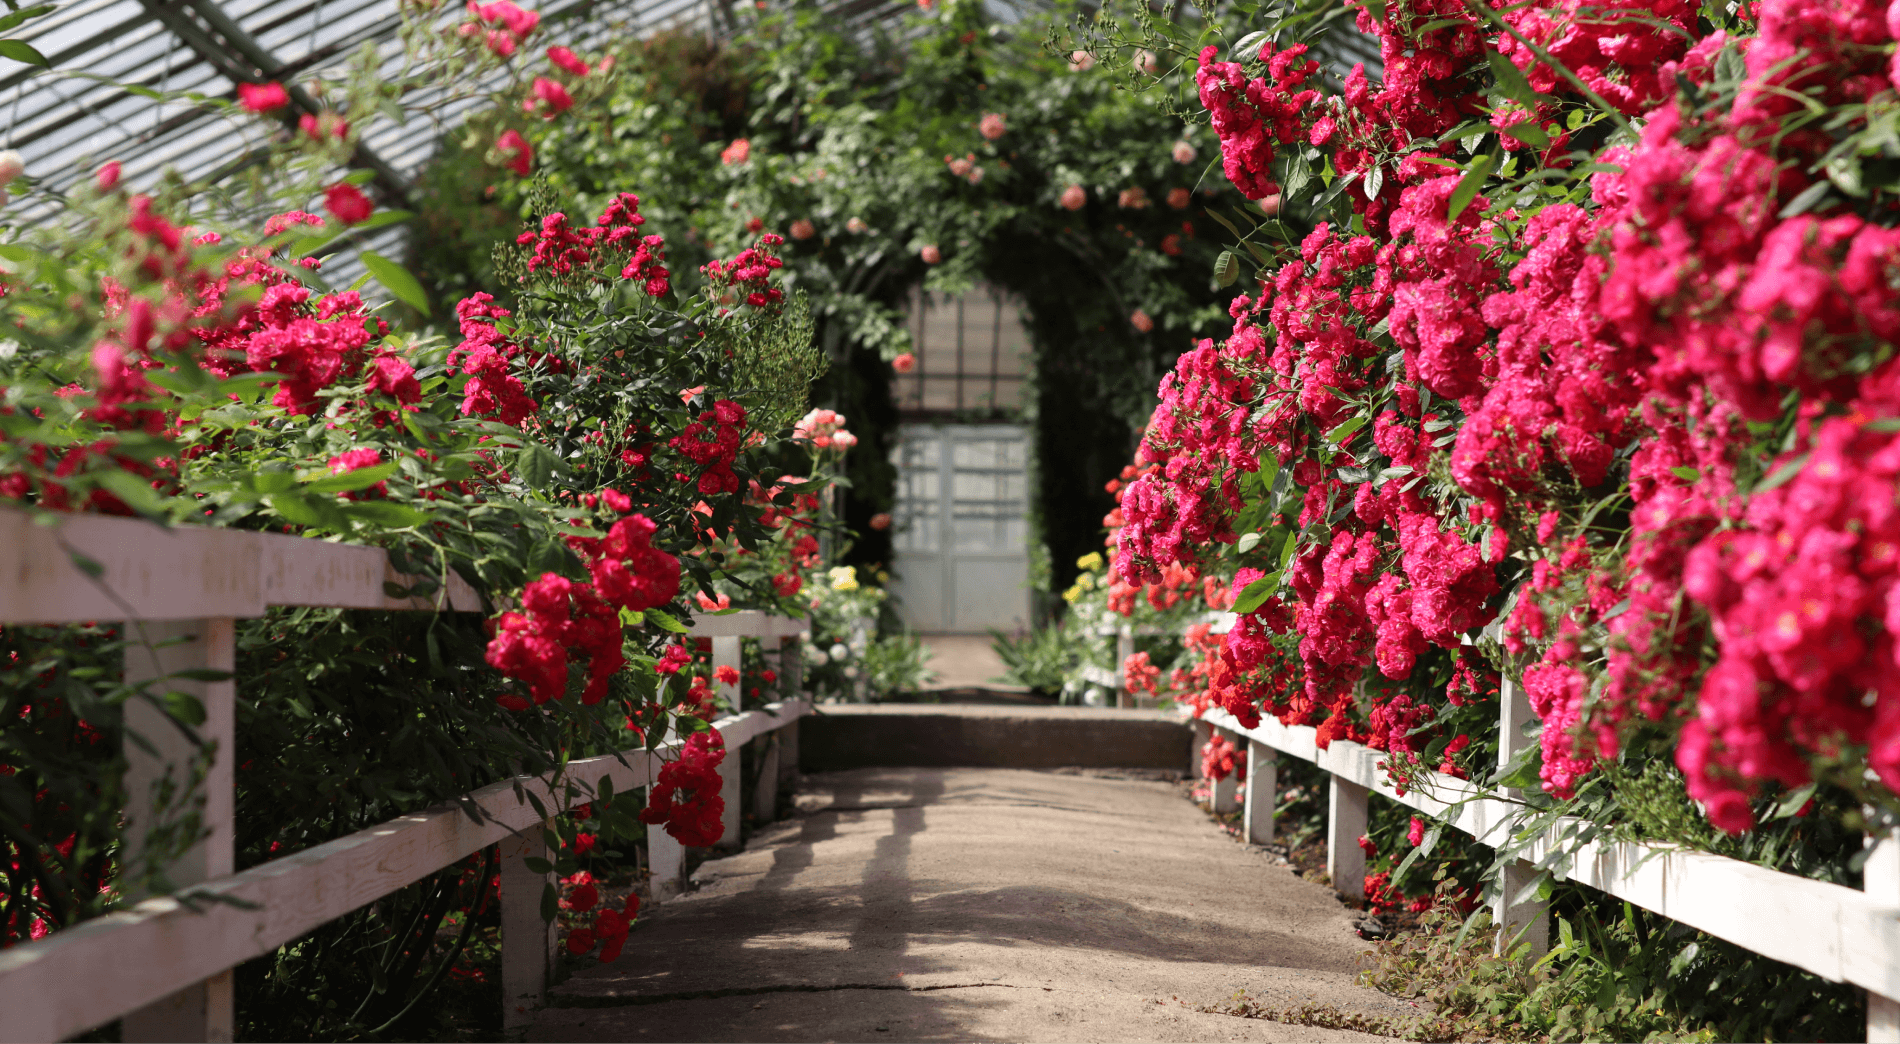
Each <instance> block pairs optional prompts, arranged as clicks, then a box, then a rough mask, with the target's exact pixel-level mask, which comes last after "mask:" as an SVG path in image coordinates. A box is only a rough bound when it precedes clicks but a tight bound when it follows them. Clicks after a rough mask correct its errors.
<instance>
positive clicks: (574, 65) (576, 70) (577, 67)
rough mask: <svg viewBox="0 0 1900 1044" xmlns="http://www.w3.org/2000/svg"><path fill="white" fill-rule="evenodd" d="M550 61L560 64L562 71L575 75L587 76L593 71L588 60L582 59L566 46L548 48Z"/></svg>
mask: <svg viewBox="0 0 1900 1044" xmlns="http://www.w3.org/2000/svg"><path fill="white" fill-rule="evenodd" d="M548 61H550V62H553V63H554V64H555V65H557V66H559V67H560V68H561V69H562V71H564V72H566V73H568V74H570V75H573V76H586V75H587V74H588V73H589V72H591V71H592V70H591V69H589V68H587V63H586V62H583V61H581V60H580V58H579V57H578V56H576V55H575V54H574V52H573V51H570V50H568V49H567V48H565V47H550V48H548Z"/></svg>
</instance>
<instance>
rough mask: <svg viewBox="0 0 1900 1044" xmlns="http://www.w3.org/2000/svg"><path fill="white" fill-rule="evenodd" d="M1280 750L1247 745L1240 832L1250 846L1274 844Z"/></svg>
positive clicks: (1262, 744) (1257, 744) (1258, 744)
mask: <svg viewBox="0 0 1900 1044" xmlns="http://www.w3.org/2000/svg"><path fill="white" fill-rule="evenodd" d="M1279 776H1280V771H1279V751H1276V750H1274V749H1273V748H1272V747H1269V746H1267V745H1266V744H1264V743H1252V742H1250V743H1248V744H1247V800H1246V805H1245V810H1244V811H1243V813H1242V829H1243V830H1244V831H1245V832H1246V836H1247V843H1248V844H1250V845H1270V844H1272V843H1273V810H1274V806H1275V804H1276V803H1277V802H1278V800H1279V784H1280V779H1279Z"/></svg>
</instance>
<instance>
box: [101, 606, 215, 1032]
mask: <svg viewBox="0 0 1900 1044" xmlns="http://www.w3.org/2000/svg"><path fill="white" fill-rule="evenodd" d="M124 627H125V632H126V637H127V638H129V639H131V640H132V644H130V645H128V646H126V650H125V678H126V680H127V681H128V682H131V683H134V684H138V683H150V684H148V685H146V686H145V691H146V692H147V693H149V694H150V695H151V696H152V697H153V698H156V699H162V698H163V697H164V695H165V694H166V693H168V692H182V693H185V694H187V695H189V696H192V697H194V698H195V699H197V700H198V702H199V703H200V704H201V705H202V706H203V707H204V712H205V720H204V723H203V724H202V725H200V726H198V727H197V728H196V729H195V730H193V731H194V732H195V734H196V737H197V739H198V740H200V741H202V742H203V744H204V748H203V749H204V751H205V752H208V753H209V754H210V763H209V765H208V766H207V767H206V769H205V775H204V779H203V782H202V785H201V787H200V789H199V790H198V791H197V795H198V797H199V798H201V799H202V801H203V804H202V806H201V809H200V814H201V816H202V820H201V822H202V826H203V831H204V835H203V837H202V838H201V839H200V840H198V841H197V842H195V843H194V844H192V845H191V846H190V847H189V848H187V849H186V850H185V851H184V852H183V853H182V854H181V855H179V856H177V857H176V858H175V859H171V860H166V861H165V862H164V863H163V864H162V865H160V866H159V867H156V869H158V870H159V871H160V872H162V873H163V874H164V876H165V877H166V878H167V879H169V881H170V883H171V885H172V887H173V888H175V889H178V890H179V891H184V890H187V889H188V888H189V887H190V886H191V885H195V884H202V883H204V882H206V881H209V880H211V879H213V878H217V877H223V876H226V875H228V874H230V873H231V872H232V870H233V869H234V859H233V855H234V849H233V840H234V835H235V824H236V777H235V776H234V774H233V772H232V766H233V765H235V764H236V755H237V750H236V748H237V685H236V683H235V682H234V681H232V680H230V679H226V680H224V681H213V682H207V681H186V680H182V679H171V680H168V681H164V682H157V681H154V679H157V678H160V677H163V676H165V675H168V674H173V673H176V672H179V671H188V670H212V671H225V672H229V671H231V670H232V669H233V667H235V666H236V662H235V661H236V656H237V628H236V621H234V620H232V619H230V618H228V617H223V618H214V619H208V620H167V621H162V622H160V621H151V622H144V623H139V622H134V621H127V622H126V623H125V625H124ZM125 728H126V731H127V732H128V733H137V734H138V735H139V737H140V738H142V739H144V740H145V741H146V743H148V744H150V745H151V747H152V749H151V750H147V749H145V748H144V747H143V746H141V745H139V744H137V743H127V744H126V745H125V759H126V770H125V791H126V843H127V850H128V853H129V858H128V861H127V863H126V866H127V867H128V868H129V869H131V870H132V871H133V873H135V874H137V873H140V872H142V871H143V869H144V866H143V865H142V864H143V863H144V861H145V853H146V852H148V851H149V850H150V848H151V846H152V845H153V844H155V843H157V839H155V838H153V837H152V836H151V835H152V832H153V831H154V830H161V829H162V828H164V827H165V826H166V822H165V821H166V820H167V819H168V818H170V819H174V820H175V819H176V817H177V816H178V814H179V813H180V812H182V811H184V810H185V808H186V807H187V806H186V805H185V804H184V798H185V797H186V796H187V794H189V793H190V790H189V788H190V785H191V782H192V779H191V776H192V762H193V761H194V759H196V758H197V757H198V755H199V754H200V747H199V746H198V744H196V743H194V742H193V741H192V737H190V736H187V735H186V734H185V732H184V730H183V729H182V728H181V727H180V726H179V724H178V723H177V722H176V721H174V720H173V719H172V718H171V717H170V716H169V715H168V714H166V713H165V711H163V710H162V709H160V708H159V707H158V706H157V705H155V704H154V703H153V702H152V700H148V699H145V698H143V697H134V698H132V699H131V700H129V701H127V702H126V704H125ZM233 1001H234V998H233V996H232V980H231V973H230V972H229V971H225V972H221V973H219V974H217V975H214V976H212V977H211V978H209V979H206V980H204V981H203V982H199V983H195V984H193V985H191V986H187V987H185V988H184V989H182V990H179V991H178V992H177V993H174V994H172V995H171V996H169V997H166V998H164V999H162V1000H159V1001H156V1002H154V1003H152V1004H149V1005H147V1006H145V1007H143V1008H140V1009H139V1010H137V1011H134V1012H132V1013H130V1014H128V1015H126V1016H125V1018H124V1021H123V1022H122V1023H121V1026H122V1029H121V1034H122V1039H124V1040H126V1041H162V1040H170V1041H186V1040H190V1041H197V1040H202V1041H228V1040H231V1039H232V1036H233V1034H234V1032H235V1029H236V1025H235V1017H234V1013H233Z"/></svg>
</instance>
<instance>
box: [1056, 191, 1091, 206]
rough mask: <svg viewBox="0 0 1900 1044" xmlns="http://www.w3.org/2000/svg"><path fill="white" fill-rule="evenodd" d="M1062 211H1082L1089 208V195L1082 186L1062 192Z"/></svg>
mask: <svg viewBox="0 0 1900 1044" xmlns="http://www.w3.org/2000/svg"><path fill="white" fill-rule="evenodd" d="M1061 202H1062V209H1064V210H1081V209H1082V208H1083V207H1085V206H1088V203H1089V194H1088V192H1087V191H1086V190H1085V189H1083V188H1082V186H1080V185H1070V186H1069V187H1068V188H1065V189H1063V190H1062V200H1061Z"/></svg>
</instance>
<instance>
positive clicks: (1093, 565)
mask: <svg viewBox="0 0 1900 1044" xmlns="http://www.w3.org/2000/svg"><path fill="white" fill-rule="evenodd" d="M1075 567H1076V568H1077V569H1086V570H1088V571H1090V572H1094V571H1095V570H1097V569H1100V568H1102V553H1101V552H1100V551H1090V552H1089V553H1088V554H1086V555H1083V556H1082V557H1081V558H1078V559H1076V560H1075Z"/></svg>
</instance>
